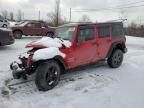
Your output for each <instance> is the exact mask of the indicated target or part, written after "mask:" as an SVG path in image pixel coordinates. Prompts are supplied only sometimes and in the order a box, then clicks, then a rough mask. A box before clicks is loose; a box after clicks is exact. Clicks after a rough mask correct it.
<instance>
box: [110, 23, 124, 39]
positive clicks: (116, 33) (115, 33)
mask: <svg viewBox="0 0 144 108" xmlns="http://www.w3.org/2000/svg"><path fill="white" fill-rule="evenodd" d="M112 37H113V38H119V37H124V29H123V25H122V24H113V25H112Z"/></svg>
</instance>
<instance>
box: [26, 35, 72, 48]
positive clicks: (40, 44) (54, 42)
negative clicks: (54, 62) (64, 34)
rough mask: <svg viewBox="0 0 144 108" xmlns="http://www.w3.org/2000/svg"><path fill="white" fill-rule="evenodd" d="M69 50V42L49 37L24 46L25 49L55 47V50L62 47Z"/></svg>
mask: <svg viewBox="0 0 144 108" xmlns="http://www.w3.org/2000/svg"><path fill="white" fill-rule="evenodd" d="M63 46H64V47H66V48H70V47H71V42H70V41H68V40H62V39H59V38H54V39H53V38H50V37H43V38H41V39H40V40H37V41H33V42H31V43H29V44H27V45H26V48H48V47H55V48H62V47H63Z"/></svg>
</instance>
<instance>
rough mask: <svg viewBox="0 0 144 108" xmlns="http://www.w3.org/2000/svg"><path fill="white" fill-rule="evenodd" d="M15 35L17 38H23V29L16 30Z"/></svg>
mask: <svg viewBox="0 0 144 108" xmlns="http://www.w3.org/2000/svg"><path fill="white" fill-rule="evenodd" d="M14 37H15V39H21V38H22V32H21V31H14Z"/></svg>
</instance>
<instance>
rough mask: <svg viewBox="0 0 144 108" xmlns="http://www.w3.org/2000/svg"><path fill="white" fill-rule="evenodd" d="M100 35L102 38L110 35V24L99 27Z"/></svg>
mask: <svg viewBox="0 0 144 108" xmlns="http://www.w3.org/2000/svg"><path fill="white" fill-rule="evenodd" d="M98 35H99V37H100V38H103V37H109V36H110V29H109V26H104V27H98Z"/></svg>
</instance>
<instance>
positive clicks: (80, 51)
mask: <svg viewBox="0 0 144 108" xmlns="http://www.w3.org/2000/svg"><path fill="white" fill-rule="evenodd" d="M74 52H75V61H76V65H77V66H78V65H84V64H88V63H90V62H92V61H93V59H94V57H95V56H96V54H97V53H96V52H97V45H96V36H95V30H94V26H93V25H91V26H80V27H79V29H78V34H77V46H76V48H75V51H74Z"/></svg>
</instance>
